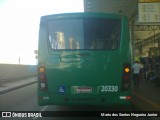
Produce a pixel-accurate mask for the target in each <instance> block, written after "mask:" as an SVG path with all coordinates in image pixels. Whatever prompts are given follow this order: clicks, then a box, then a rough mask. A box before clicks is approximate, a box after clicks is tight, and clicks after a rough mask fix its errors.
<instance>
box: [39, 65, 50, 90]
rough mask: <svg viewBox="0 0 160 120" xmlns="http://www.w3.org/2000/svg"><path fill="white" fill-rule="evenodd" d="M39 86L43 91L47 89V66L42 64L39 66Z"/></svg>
mask: <svg viewBox="0 0 160 120" xmlns="http://www.w3.org/2000/svg"><path fill="white" fill-rule="evenodd" d="M38 86H39V89H40V90H42V91H47V90H48V87H47V78H46V72H45V67H44V66H40V67H39V68H38Z"/></svg>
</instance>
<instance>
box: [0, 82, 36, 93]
mask: <svg viewBox="0 0 160 120" xmlns="http://www.w3.org/2000/svg"><path fill="white" fill-rule="evenodd" d="M34 83H37V81H32V82H30V83H26V84H22V85H19V86H16V87H13V88H9V89H6V90H3V91H0V95H2V94H5V93H8V92H11V91H14V90H17V89H20V88H22V87H25V86H28V85H32V84H34Z"/></svg>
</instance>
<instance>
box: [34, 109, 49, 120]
mask: <svg viewBox="0 0 160 120" xmlns="http://www.w3.org/2000/svg"><path fill="white" fill-rule="evenodd" d="M47 108H48V106H44V107H43V108H42V109H41V110H40V113H41V112H43V111H45V110H46V109H47ZM42 117H43V116H42ZM37 118H38V117H34V118H32V119H33V120H36V119H37Z"/></svg>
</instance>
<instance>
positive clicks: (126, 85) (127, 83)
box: [121, 63, 131, 91]
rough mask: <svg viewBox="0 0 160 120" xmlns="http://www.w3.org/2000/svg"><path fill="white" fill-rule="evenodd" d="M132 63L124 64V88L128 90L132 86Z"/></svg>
mask: <svg viewBox="0 0 160 120" xmlns="http://www.w3.org/2000/svg"><path fill="white" fill-rule="evenodd" d="M130 68H131V67H130V64H129V63H124V64H123V76H122V86H121V87H122V90H123V91H126V90H129V88H130Z"/></svg>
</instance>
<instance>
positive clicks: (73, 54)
mask: <svg viewBox="0 0 160 120" xmlns="http://www.w3.org/2000/svg"><path fill="white" fill-rule="evenodd" d="M70 18H75V19H76V18H121V19H122V28H121V41H120V46H119V48H118V49H115V50H51V49H50V48H49V47H48V43H47V41H48V39H47V32H46V31H47V27H46V22H47V21H50V20H53V19H70ZM128 32H129V30H128V21H127V18H126V17H125V16H122V15H118V14H105V13H72V14H71V13H70V14H60V15H49V16H43V17H41V25H40V31H39V49H38V64H43V65H44V66H45V68H46V78H47V85H48V91H40V90H39V89H38V102H39V105H48V104H59V105H64V104H68V105H72V104H77V105H130V104H131V102H130V101H127V100H123V99H119V97H120V96H130V95H131V92H130V91H125V92H122V91H121V84H122V82H121V81H122V74H123V64H124V63H131V54H130V53H131V52H130V48H129V44H130V41H129V33H128ZM80 54H81V56H80ZM78 86H79V87H85V86H86V87H89V88H91V89H92V90H91V92H84V93H83V92H82V93H76V92H75V89H76V88H77V87H78ZM102 86H118V91H116V92H101V89H102V88H101V87H102ZM61 87H62V88H63V90H65V91H64V93H63V92H62V93H61V92H60V88H61ZM43 97H46V98H47V99H43Z"/></svg>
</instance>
